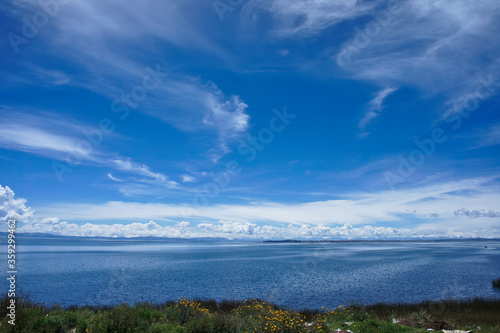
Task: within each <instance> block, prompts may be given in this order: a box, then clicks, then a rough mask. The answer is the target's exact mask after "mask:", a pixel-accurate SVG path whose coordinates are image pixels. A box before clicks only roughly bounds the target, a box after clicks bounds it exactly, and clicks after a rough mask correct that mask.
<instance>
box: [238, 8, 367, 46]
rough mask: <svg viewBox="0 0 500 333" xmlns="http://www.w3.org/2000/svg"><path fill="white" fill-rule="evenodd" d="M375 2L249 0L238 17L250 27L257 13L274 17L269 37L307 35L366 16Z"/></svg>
mask: <svg viewBox="0 0 500 333" xmlns="http://www.w3.org/2000/svg"><path fill="white" fill-rule="evenodd" d="M374 3H375V2H371V3H369V2H367V3H364V4H363V3H361V2H359V1H357V0H337V1H323V0H306V1H304V0H275V1H256V0H254V1H249V2H248V3H247V4H246V5H245V6H244V7H243V8H242V10H241V14H240V17H241V18H242V19H244V20H245V21H246V24H251V23H253V22H255V21H256V16H258V15H259V14H260V13H259V12H261V11H266V12H269V13H270V14H271V16H272V17H273V18H274V21H275V22H274V28H273V31H272V34H273V35H275V36H278V37H292V36H297V35H301V36H309V35H312V34H315V33H318V32H320V31H321V30H323V29H326V28H328V27H330V26H333V25H335V24H338V23H340V22H342V21H344V20H349V19H353V18H356V17H358V16H360V15H363V14H366V13H367V11H368V10H369V9H370V8H372V7H373V5H374Z"/></svg>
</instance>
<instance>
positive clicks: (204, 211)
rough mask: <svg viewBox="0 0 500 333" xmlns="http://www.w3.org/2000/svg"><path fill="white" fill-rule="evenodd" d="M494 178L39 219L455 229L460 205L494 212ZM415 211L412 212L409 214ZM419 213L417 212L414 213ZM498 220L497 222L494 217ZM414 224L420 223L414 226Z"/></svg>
mask: <svg viewBox="0 0 500 333" xmlns="http://www.w3.org/2000/svg"><path fill="white" fill-rule="evenodd" d="M495 179H496V178H494V177H493V178H473V179H465V180H462V181H455V182H444V183H439V184H435V185H429V184H424V185H423V186H420V187H413V188H407V189H398V190H395V191H381V192H376V193H355V194H350V195H346V196H344V198H341V199H337V200H327V201H316V202H306V203H294V204H283V203H273V202H264V203H258V204H249V205H227V204H225V205H223V204H219V205H211V206H185V205H173V204H160V203H138V202H123V201H118V202H117V201H114V202H108V203H104V204H97V205H89V204H60V205H51V206H46V207H42V208H40V212H41V213H42V214H43V215H46V216H48V215H56V216H59V217H61V218H64V219H68V220H76V221H89V220H135V219H144V218H150V219H155V220H170V219H174V220H175V219H181V218H182V219H183V220H189V221H192V222H193V221H198V222H202V221H207V220H208V221H210V220H215V221H218V220H227V221H240V222H242V223H257V224H261V223H275V224H276V223H287V224H288V223H291V224H296V225H301V224H313V225H320V224H323V225H339V224H340V225H341V224H345V223H350V224H353V225H367V224H370V225H374V224H377V223H398V224H408V225H410V224H414V223H416V222H415V221H414V220H408V219H407V217H408V216H410V215H411V216H413V217H414V218H417V219H420V221H421V223H425V221H426V219H428V218H432V219H433V221H434V223H435V224H436V226H440V225H443V226H444V225H446V223H448V221H453V223H455V225H454V228H464V229H467V228H469V227H470V225H469V223H468V222H467V219H464V218H461V217H460V216H456V215H455V214H454V212H455V211H456V210H458V209H460V208H462V207H465V206H467V207H469V208H470V209H476V210H479V209H483V208H487V209H493V208H495V207H497V206H498V202H500V193H499V189H498V186H497V185H495ZM413 212H415V213H413ZM417 212H418V214H417ZM492 220H495V221H496V220H497V219H492ZM417 225H418V223H417Z"/></svg>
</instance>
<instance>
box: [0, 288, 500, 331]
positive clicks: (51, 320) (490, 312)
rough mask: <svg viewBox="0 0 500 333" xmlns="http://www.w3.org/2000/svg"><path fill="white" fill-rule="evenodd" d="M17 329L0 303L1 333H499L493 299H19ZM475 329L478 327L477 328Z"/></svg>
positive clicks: (498, 309) (499, 305)
mask: <svg viewBox="0 0 500 333" xmlns="http://www.w3.org/2000/svg"><path fill="white" fill-rule="evenodd" d="M17 301H18V302H19V303H18V306H17V309H16V325H15V326H12V325H10V324H8V320H9V318H8V317H6V315H7V310H6V307H7V306H8V304H9V303H8V302H9V299H8V298H7V297H6V296H4V297H3V298H1V299H0V303H1V309H0V314H1V316H2V321H1V322H0V332H40V333H43V332H71V333H73V332H75V333H76V332H141V333H142V332H144V333H147V332H179V333H187V332H200V333H201V332H228V333H237V332H241V333H243V332H334V331H335V330H336V329H343V330H351V331H352V332H363V333H366V332H373V333H380V332H422V333H423V332H428V330H427V329H428V328H433V329H435V330H441V329H461V330H473V331H474V332H484V333H489V332H500V300H496V301H495V300H481V299H475V300H471V301H442V302H424V303H420V304H398V305H386V304H378V305H373V306H368V307H363V306H349V307H344V306H339V307H338V308H336V309H323V310H322V311H311V310H303V311H291V310H286V309H281V308H279V307H277V306H275V305H273V304H270V303H266V302H262V301H259V300H250V301H243V302H235V301H222V302H219V303H217V302H216V301H213V300H208V301H190V300H186V299H182V300H179V301H177V302H168V303H165V304H163V305H153V304H148V303H141V304H136V305H134V306H129V305H125V304H123V305H119V306H115V307H72V308H67V309H63V308H61V307H47V306H45V305H42V304H36V303H33V302H30V301H28V300H27V299H22V298H21V299H18V300H17ZM479 327H480V328H479Z"/></svg>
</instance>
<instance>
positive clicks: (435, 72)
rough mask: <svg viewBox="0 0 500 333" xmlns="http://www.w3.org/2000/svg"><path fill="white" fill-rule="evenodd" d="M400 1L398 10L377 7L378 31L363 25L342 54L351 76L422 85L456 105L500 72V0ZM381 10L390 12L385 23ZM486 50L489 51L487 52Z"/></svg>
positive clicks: (388, 83) (339, 61) (374, 20)
mask: <svg viewBox="0 0 500 333" xmlns="http://www.w3.org/2000/svg"><path fill="white" fill-rule="evenodd" d="M399 4H400V6H401V8H399V9H398V11H397V13H394V14H391V13H388V12H387V10H385V11H384V8H383V7H381V8H380V9H378V11H377V10H375V11H374V16H372V17H368V18H367V22H368V23H370V22H371V23H372V25H377V26H378V28H377V29H378V33H377V34H375V35H373V33H370V31H368V32H367V30H368V29H369V24H368V23H365V24H361V25H360V26H359V27H358V30H357V31H356V32H355V31H353V37H352V40H350V41H347V42H346V44H344V47H343V48H341V49H340V51H339V52H338V53H337V55H336V61H337V64H338V65H339V66H340V67H341V68H343V69H344V70H345V71H346V72H347V73H349V75H351V77H353V78H355V79H360V80H367V81H372V82H376V83H378V84H379V85H382V86H401V85H410V86H416V87H418V88H420V89H422V90H423V91H425V92H426V93H427V94H436V93H444V94H445V95H447V96H448V104H454V103H457V102H460V98H461V97H463V96H464V94H469V93H470V92H471V91H472V92H473V91H474V88H475V86H476V85H477V84H478V80H480V79H481V78H485V77H487V76H489V75H490V74H491V73H495V72H496V73H498V72H499V69H500V63H499V62H498V60H497V58H498V56H500V54H498V50H499V47H498V46H500V42H499V41H498V39H497V38H495V35H496V31H497V30H498V29H499V28H500V23H499V22H498V20H496V17H497V16H498V14H499V13H500V7H499V6H498V5H497V4H496V3H493V2H481V3H480V4H479V3H478V4H475V3H471V2H470V1H465V0H463V1H454V2H453V3H451V2H448V1H430V0H429V1H418V2H413V1H404V2H403V1H401V2H399ZM377 14H379V16H380V15H382V14H383V15H386V16H385V21H386V23H385V24H384V25H382V24H380V23H379V20H381V19H380V18H377ZM372 29H373V30H375V29H374V28H373V27H372ZM373 30H372V31H373ZM370 34H371V35H372V36H370ZM484 50H489V51H488V52H489V54H488V56H486V57H485V56H484V55H485V54H484ZM346 53H349V61H345V58H346ZM478 64H481V66H478ZM471 78H472V80H471ZM458 109H459V107H458ZM458 111H460V110H458ZM443 112H445V111H443Z"/></svg>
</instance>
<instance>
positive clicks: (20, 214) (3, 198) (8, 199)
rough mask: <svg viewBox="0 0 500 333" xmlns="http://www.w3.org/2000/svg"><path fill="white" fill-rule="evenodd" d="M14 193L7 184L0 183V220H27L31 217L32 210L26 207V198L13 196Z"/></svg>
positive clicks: (3, 221)
mask: <svg viewBox="0 0 500 333" xmlns="http://www.w3.org/2000/svg"><path fill="white" fill-rule="evenodd" d="M14 196H15V193H14V191H12V190H11V189H10V188H9V187H8V186H5V187H2V185H0V222H2V223H5V222H7V221H8V220H12V219H14V220H16V221H19V222H29V221H31V219H32V218H33V214H34V211H33V209H31V207H26V199H23V198H19V199H16V198H14Z"/></svg>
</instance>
